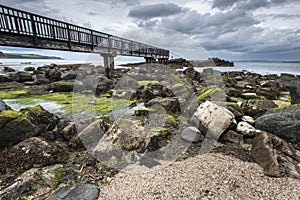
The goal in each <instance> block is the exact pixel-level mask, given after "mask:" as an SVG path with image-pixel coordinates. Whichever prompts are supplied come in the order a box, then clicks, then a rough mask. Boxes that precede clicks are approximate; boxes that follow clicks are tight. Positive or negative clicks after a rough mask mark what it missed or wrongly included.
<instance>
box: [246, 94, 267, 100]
mask: <svg viewBox="0 0 300 200" xmlns="http://www.w3.org/2000/svg"><path fill="white" fill-rule="evenodd" d="M241 97H242V98H243V99H246V100H250V99H257V100H265V99H266V98H265V97H263V96H259V95H257V94H256V93H242V94H241Z"/></svg>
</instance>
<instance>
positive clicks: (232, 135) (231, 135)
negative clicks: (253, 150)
mask: <svg viewBox="0 0 300 200" xmlns="http://www.w3.org/2000/svg"><path fill="white" fill-rule="evenodd" d="M219 141H220V142H225V143H228V142H229V143H234V144H242V143H243V142H244V138H243V136H242V135H241V134H238V133H236V132H234V131H232V130H229V131H227V132H225V133H224V134H222V135H221V137H220V138H219Z"/></svg>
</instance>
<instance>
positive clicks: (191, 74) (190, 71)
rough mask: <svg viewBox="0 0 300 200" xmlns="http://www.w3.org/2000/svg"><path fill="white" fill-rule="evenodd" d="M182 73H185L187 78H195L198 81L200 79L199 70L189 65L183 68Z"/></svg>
mask: <svg viewBox="0 0 300 200" xmlns="http://www.w3.org/2000/svg"><path fill="white" fill-rule="evenodd" d="M183 74H185V76H186V78H187V79H191V80H195V81H198V82H200V81H201V74H200V73H199V72H197V71H195V69H194V68H193V67H189V68H187V69H186V70H184V71H183Z"/></svg>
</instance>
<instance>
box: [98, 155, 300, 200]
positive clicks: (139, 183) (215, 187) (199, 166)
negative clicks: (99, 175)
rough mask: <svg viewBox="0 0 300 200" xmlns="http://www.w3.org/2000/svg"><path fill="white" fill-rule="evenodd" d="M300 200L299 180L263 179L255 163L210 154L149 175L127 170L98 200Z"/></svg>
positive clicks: (259, 168) (103, 191) (261, 171)
mask: <svg viewBox="0 0 300 200" xmlns="http://www.w3.org/2000/svg"><path fill="white" fill-rule="evenodd" d="M104 199H105V200H118V199H120V200H121V199H122V200H135V199H136V200H142V199H145V200H147V199H149V200H150V199H151V200H152V199H163V200H168V199H170V200H171V199H172V200H185V199H186V200H192V199H194V200H196V199H222V200H223V199H243V200H244V199H259V200H266V199H272V200H273V199H287V200H293V199H296V200H300V180H297V179H292V178H271V177H267V176H264V174H263V170H262V168H261V167H260V166H259V165H257V164H255V163H252V162H246V161H242V160H240V159H237V158H234V157H232V156H229V155H223V154H220V153H209V154H206V155H199V156H196V157H192V158H188V159H186V160H183V161H180V162H174V163H173V164H172V165H170V166H168V167H166V168H164V169H162V170H159V171H154V172H153V171H152V172H148V173H130V172H126V171H122V172H120V173H119V174H118V175H116V176H115V177H114V178H113V179H112V181H111V183H110V184H108V185H106V186H104V187H102V188H101V190H100V196H99V200H104Z"/></svg>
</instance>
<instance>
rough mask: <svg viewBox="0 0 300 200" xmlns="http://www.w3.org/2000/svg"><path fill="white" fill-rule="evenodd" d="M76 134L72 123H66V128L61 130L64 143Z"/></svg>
mask: <svg viewBox="0 0 300 200" xmlns="http://www.w3.org/2000/svg"><path fill="white" fill-rule="evenodd" d="M76 133H77V130H76V126H75V123H74V122H68V123H67V124H66V126H65V127H64V128H63V129H62V130H61V135H62V137H63V139H64V140H65V141H69V140H71V139H72V138H73V137H74V136H75V135H76Z"/></svg>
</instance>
